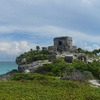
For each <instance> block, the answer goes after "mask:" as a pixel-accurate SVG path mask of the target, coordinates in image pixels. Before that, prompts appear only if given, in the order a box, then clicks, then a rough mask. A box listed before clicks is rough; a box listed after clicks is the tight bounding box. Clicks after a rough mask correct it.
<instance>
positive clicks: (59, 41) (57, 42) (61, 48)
mask: <svg viewBox="0 0 100 100" xmlns="http://www.w3.org/2000/svg"><path fill="white" fill-rule="evenodd" d="M48 49H49V50H50V51H54V52H70V53H74V52H76V49H77V47H76V46H73V45H72V37H68V36H65V37H56V38H54V46H49V47H48Z"/></svg>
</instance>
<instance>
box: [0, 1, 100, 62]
mask: <svg viewBox="0 0 100 100" xmlns="http://www.w3.org/2000/svg"><path fill="white" fill-rule="evenodd" d="M60 36H70V37H72V38H73V45H76V46H77V47H80V48H82V49H85V50H90V51H92V50H94V49H99V48H100V0H0V61H15V59H16V57H17V56H19V55H20V54H21V53H23V52H27V51H29V50H30V49H31V48H32V49H35V47H36V46H37V45H39V46H40V47H42V46H50V45H53V38H54V37H60Z"/></svg>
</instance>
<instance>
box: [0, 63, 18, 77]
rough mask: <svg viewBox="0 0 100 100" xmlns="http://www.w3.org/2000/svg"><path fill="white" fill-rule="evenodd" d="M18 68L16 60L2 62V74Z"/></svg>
mask: <svg viewBox="0 0 100 100" xmlns="http://www.w3.org/2000/svg"><path fill="white" fill-rule="evenodd" d="M17 68H18V65H17V64H16V63H15V62H0V75H2V74H5V73H7V72H9V71H11V70H13V69H17Z"/></svg>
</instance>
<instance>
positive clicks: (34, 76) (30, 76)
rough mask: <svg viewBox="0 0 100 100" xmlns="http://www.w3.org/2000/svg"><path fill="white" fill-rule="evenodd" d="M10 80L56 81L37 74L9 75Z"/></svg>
mask: <svg viewBox="0 0 100 100" xmlns="http://www.w3.org/2000/svg"><path fill="white" fill-rule="evenodd" d="M10 80H16V81H19V80H57V78H56V77H53V76H46V75H42V74H37V73H34V74H32V73H28V74H27V73H16V74H13V75H11V77H10Z"/></svg>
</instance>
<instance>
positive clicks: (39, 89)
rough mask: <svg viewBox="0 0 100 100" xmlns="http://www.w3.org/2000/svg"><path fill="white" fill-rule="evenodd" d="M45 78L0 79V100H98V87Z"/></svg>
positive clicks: (99, 96) (99, 98)
mask: <svg viewBox="0 0 100 100" xmlns="http://www.w3.org/2000/svg"><path fill="white" fill-rule="evenodd" d="M46 77H47V76H46ZM47 78H48V79H49V80H48V79H46V78H45V79H43V78H42V79H38V80H37V79H35V80H24V79H23V80H19V81H15V80H10V81H0V100H100V88H94V87H91V86H89V84H88V83H79V82H74V81H63V80H59V79H51V80H50V77H47Z"/></svg>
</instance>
